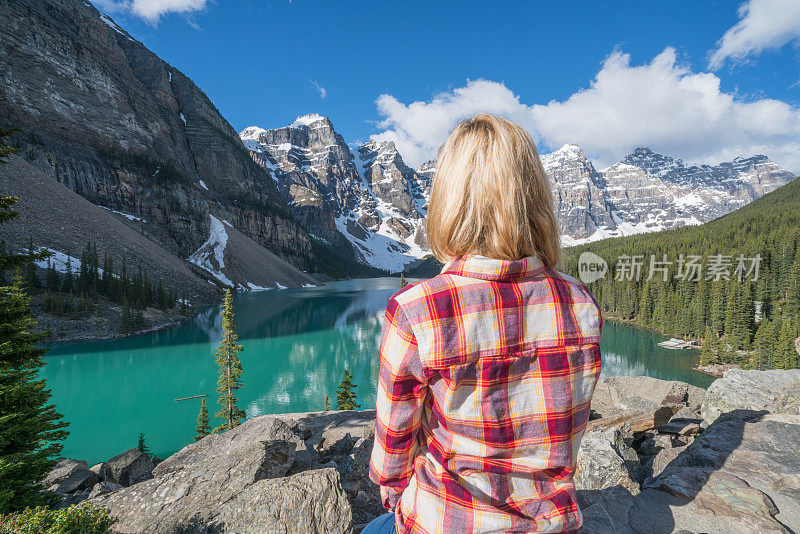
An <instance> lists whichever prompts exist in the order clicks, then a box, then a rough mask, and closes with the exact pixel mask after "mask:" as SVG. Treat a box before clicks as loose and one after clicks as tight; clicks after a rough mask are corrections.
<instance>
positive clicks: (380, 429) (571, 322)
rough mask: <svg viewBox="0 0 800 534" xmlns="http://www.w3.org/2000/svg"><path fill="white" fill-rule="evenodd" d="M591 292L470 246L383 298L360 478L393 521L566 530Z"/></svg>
mask: <svg viewBox="0 0 800 534" xmlns="http://www.w3.org/2000/svg"><path fill="white" fill-rule="evenodd" d="M601 328H602V318H601V316H600V311H599V308H598V306H597V302H596V301H595V299H594V297H593V296H592V294H591V293H589V291H588V290H587V289H586V288H585V287H584V286H583V285H582V284H580V283H579V282H577V281H576V280H575V279H573V278H571V277H569V276H566V275H564V274H561V273H558V272H556V271H553V270H551V269H547V268H545V266H544V265H543V264H542V263H541V261H540V260H539V259H538V258H536V257H529V258H523V259H521V260H517V261H503V260H493V259H489V258H484V257H481V256H470V257H467V258H461V259H457V260H454V261H452V262H450V263H449V264H447V265H446V266H445V268H444V269H443V270H442V274H440V275H438V276H436V277H434V278H431V279H429V280H424V281H422V282H418V283H416V284H413V285H411V286H407V287H406V288H404V289H403V290H401V291H400V292H398V293H397V294H395V295H394V296H393V297H392V298H391V299H390V300H389V302H388V304H387V308H386V316H385V323H384V327H383V335H382V339H381V357H380V369H379V378H378V382H379V383H378V395H377V402H376V408H377V421H376V425H375V446H374V448H373V451H372V459H371V462H370V478H371V479H372V480H373V481H374V482H375V483H376V484H378V485H380V486H381V496H382V498H383V503H384V506H386V507H387V508H388V509H390V510H394V511H395V514H396V519H397V528H398V532H425V533H439V532H453V533H459V534H461V533H467V532H565V531H570V530H575V529H578V528H580V526H581V522H582V518H581V513H580V510H579V509H578V504H577V502H576V496H575V486H574V484H573V482H572V478H573V473H574V469H575V462H576V457H577V454H578V446H579V445H580V440H581V437H582V436H583V431H584V429H585V427H586V422H587V420H588V418H589V404H590V401H591V397H592V393H593V392H594V387H595V384H596V383H597V378H598V376H599V374H600V348H599V342H600V332H601Z"/></svg>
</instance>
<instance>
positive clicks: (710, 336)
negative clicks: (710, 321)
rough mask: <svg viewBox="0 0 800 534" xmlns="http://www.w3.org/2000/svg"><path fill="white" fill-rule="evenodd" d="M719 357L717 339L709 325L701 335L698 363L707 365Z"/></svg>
mask: <svg viewBox="0 0 800 534" xmlns="http://www.w3.org/2000/svg"><path fill="white" fill-rule="evenodd" d="M718 359H719V340H718V339H717V334H716V333H714V330H713V329H712V328H711V326H707V327H706V333H705V335H704V337H703V347H702V350H701V352H700V365H709V364H711V363H715V362H716V361H717V360H718Z"/></svg>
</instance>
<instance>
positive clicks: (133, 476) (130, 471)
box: [100, 448, 155, 486]
mask: <svg viewBox="0 0 800 534" xmlns="http://www.w3.org/2000/svg"><path fill="white" fill-rule="evenodd" d="M154 467H155V462H153V458H151V457H150V455H149V454H145V453H143V452H142V451H140V450H139V449H136V448H134V449H128V450H127V451H125V452H123V453H122V454H118V455H116V456H114V457H113V458H111V459H110V460H109V461H108V462H106V463H105V464H101V467H100V476H101V477H102V478H103V480H107V481H108V482H115V483H117V484H119V485H121V486H130V485H131V484H136V483H137V482H142V481H143V480H147V479H150V478H153V468H154Z"/></svg>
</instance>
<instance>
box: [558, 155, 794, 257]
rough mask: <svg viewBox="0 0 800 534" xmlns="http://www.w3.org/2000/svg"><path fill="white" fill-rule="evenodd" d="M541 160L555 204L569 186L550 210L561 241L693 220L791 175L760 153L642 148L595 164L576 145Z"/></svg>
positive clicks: (650, 229) (746, 200)
mask: <svg viewBox="0 0 800 534" xmlns="http://www.w3.org/2000/svg"><path fill="white" fill-rule="evenodd" d="M542 163H543V165H544V167H545V170H546V171H547V172H548V173H549V175H550V177H551V179H552V180H553V181H554V191H555V195H556V197H555V198H556V206H557V209H558V208H559V199H558V195H559V193H560V192H561V190H563V189H564V187H565V185H566V184H570V186H571V191H572V198H571V199H567V202H566V205H564V203H563V199H562V204H561V206H560V209H559V211H558V215H559V219H560V221H561V224H562V232H563V235H564V238H563V242H564V244H565V245H572V244H577V243H582V242H586V241H595V240H598V239H604V238H606V237H616V236H621V235H630V234H638V233H644V232H655V231H658V230H665V229H670V228H678V227H680V226H686V225H692V224H701V223H704V222H707V221H710V220H712V219H716V218H717V217H721V216H722V215H725V214H726V213H729V212H731V211H733V210H735V209H737V208H740V207H742V206H744V205H746V204H748V203H750V202H752V201H753V200H755V199H757V198H759V197H760V196H762V195H764V194H765V193H768V192H770V191H772V190H774V189H777V188H778V187H780V186H782V185H784V184H786V183H788V182H789V181H791V180H792V179H793V178H794V175H793V174H792V173H790V172H788V171H786V170H784V169H781V168H780V167H778V166H777V165H775V163H773V162H772V161H771V160H770V159H769V158H767V157H766V156H752V157H749V158H744V157H738V158H736V159H734V160H733V161H732V162H724V163H720V164H719V165H714V166H711V165H699V166H697V165H687V164H686V163H684V162H683V161H681V160H679V159H676V158H672V157H669V156H663V155H661V154H657V153H655V152H653V151H652V150H650V149H648V148H637V149H636V150H635V151H634V152H633V153H632V154H629V155H628V156H626V157H625V158H624V159H623V160H622V161H620V162H617V163H615V164H614V165H612V166H611V167H608V168H607V169H604V170H602V171H597V170H595V169H594V166H592V164H591V163H590V162H588V161H587V160H586V156H585V155H584V154H583V152H582V151H581V149H580V148H578V147H577V146H576V145H565V146H563V147H561V148H560V149H559V150H557V151H556V152H554V153H552V154H547V155H545V156H542ZM587 208H588V209H587Z"/></svg>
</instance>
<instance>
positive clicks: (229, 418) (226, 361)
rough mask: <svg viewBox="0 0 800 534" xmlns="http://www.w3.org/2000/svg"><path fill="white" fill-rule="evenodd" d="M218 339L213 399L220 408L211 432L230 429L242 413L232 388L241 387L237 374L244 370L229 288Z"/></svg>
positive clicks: (226, 293) (238, 420)
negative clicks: (240, 358)
mask: <svg viewBox="0 0 800 534" xmlns="http://www.w3.org/2000/svg"><path fill="white" fill-rule="evenodd" d="M222 336H223V337H222V341H221V342H220V344H219V348H218V349H217V352H216V353H215V354H214V355H215V356H216V357H217V365H218V366H219V380H218V381H217V393H219V400H218V401H217V402H218V404H219V406H220V410H219V411H218V412H217V413H216V416H217V417H218V418H219V419H222V420H223V423H222V425H220V426H219V427H217V428H216V429H214V432H217V431H224V430H230V429H232V428H233V427H235V426H238V425H239V424H241V422H242V419H244V417H245V415H246V414H245V412H244V411H243V410H240V409H239V406H238V405H237V400H236V391H237V390H238V389H239V388H242V387H244V385H243V384H242V378H241V375H242V373H243V372H244V371H243V369H242V362H241V361H239V356H238V354H239V353H240V352H241V351H242V350H244V347H243V346H241V345H239V336H238V335H237V334H236V318H235V316H234V308H233V293H232V292H231V290H230V289H228V290H227V291H225V297H224V300H223V305H222Z"/></svg>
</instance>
